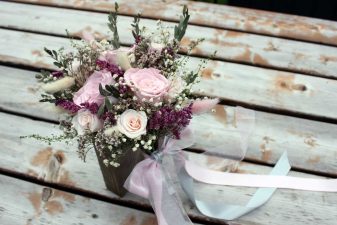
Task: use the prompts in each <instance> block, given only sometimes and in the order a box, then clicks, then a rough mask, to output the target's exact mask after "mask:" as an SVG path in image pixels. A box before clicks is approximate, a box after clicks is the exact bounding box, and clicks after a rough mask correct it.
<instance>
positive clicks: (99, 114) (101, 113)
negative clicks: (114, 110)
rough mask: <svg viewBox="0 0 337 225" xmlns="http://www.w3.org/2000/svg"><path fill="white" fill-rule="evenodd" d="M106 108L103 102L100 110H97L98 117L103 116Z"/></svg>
mask: <svg viewBox="0 0 337 225" xmlns="http://www.w3.org/2000/svg"><path fill="white" fill-rule="evenodd" d="M104 109H105V103H103V104H102V105H101V106H100V107H99V109H98V112H97V115H98V117H101V116H102V115H103V113H104Z"/></svg>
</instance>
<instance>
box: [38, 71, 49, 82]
mask: <svg viewBox="0 0 337 225" xmlns="http://www.w3.org/2000/svg"><path fill="white" fill-rule="evenodd" d="M35 78H36V79H37V80H38V81H39V82H44V83H47V82H49V81H52V80H53V77H51V76H50V72H49V71H47V70H41V71H40V73H38V74H36V75H35Z"/></svg>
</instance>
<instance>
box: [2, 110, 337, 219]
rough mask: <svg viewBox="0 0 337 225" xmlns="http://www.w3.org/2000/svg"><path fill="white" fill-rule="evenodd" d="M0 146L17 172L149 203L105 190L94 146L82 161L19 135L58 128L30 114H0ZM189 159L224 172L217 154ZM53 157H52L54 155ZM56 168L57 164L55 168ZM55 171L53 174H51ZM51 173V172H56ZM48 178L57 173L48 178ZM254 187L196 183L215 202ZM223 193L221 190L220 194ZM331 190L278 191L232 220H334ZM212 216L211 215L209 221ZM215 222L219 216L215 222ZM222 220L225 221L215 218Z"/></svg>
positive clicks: (6, 164)
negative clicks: (30, 117)
mask: <svg viewBox="0 0 337 225" xmlns="http://www.w3.org/2000/svg"><path fill="white" fill-rule="evenodd" d="M0 118H1V121H2V123H0V143H1V146H2V148H1V149H0V152H1V155H2V156H3V157H2V159H1V161H0V168H3V169H6V170H10V171H13V172H17V173H22V174H26V175H29V176H31V177H35V178H36V177H39V178H40V179H42V180H44V179H46V180H47V181H51V182H57V183H58V184H59V185H64V186H67V187H70V188H76V189H81V190H82V191H89V192H90V193H93V194H98V195H100V196H104V197H106V198H109V199H113V200H114V201H119V202H124V203H127V204H133V205H137V206H142V207H149V205H148V202H147V201H145V200H144V199H141V198H138V197H136V196H134V195H131V194H130V193H128V194H127V195H126V196H125V198H122V199H120V198H118V197H116V196H115V195H114V194H113V193H111V192H109V191H107V190H106V189H105V186H104V182H103V179H102V177H101V175H99V174H100V171H99V166H98V164H97V159H96V156H95V154H94V152H93V151H90V152H89V155H88V157H87V162H86V163H83V162H81V161H80V160H79V159H78V158H77V153H76V151H75V147H74V146H73V145H65V144H53V145H52V147H47V146H45V145H43V144H41V143H38V142H36V141H34V140H28V139H24V140H20V141H19V139H18V135H24V134H29V133H32V132H35V133H42V134H45V135H49V134H51V133H58V132H59V131H58V129H56V128H52V127H51V125H50V124H49V123H45V122H38V121H33V120H30V119H26V118H22V117H17V116H12V115H8V114H3V113H0ZM189 156H190V158H191V159H192V160H194V161H196V162H198V163H200V164H201V165H204V166H207V165H212V167H213V169H216V170H221V171H223V170H224V169H225V167H224V161H223V160H220V159H218V158H210V157H206V156H204V155H199V154H195V153H189ZM55 159H56V160H55ZM53 161H57V162H59V166H58V167H57V166H56V167H55V166H54V167H52V166H50V165H51V164H53V163H50V162H53ZM55 168H58V169H57V170H56V169H55ZM270 169H271V168H269V167H266V166H257V165H254V164H248V163H240V164H239V165H238V167H237V168H236V169H235V170H234V171H238V172H243V173H259V174H265V173H268V171H270ZM53 174H54V175H53ZM55 174H56V176H55ZM290 174H291V175H294V176H301V177H316V178H319V177H318V176H312V175H307V174H303V173H297V172H291V173H290ZM48 177H57V179H49V178H48ZM252 191H253V189H249V188H236V187H217V186H209V185H200V186H198V194H201V195H202V196H203V197H205V198H212V199H214V201H223V202H233V201H235V202H236V203H242V204H243V203H244V202H245V201H246V200H247V197H248V196H250V195H251V194H252ZM221 193H223V194H221ZM336 198H337V197H336V194H334V193H318V192H301V191H293V190H278V191H277V193H276V194H275V195H274V196H273V198H272V199H271V200H270V201H269V202H268V203H267V204H266V205H265V206H264V207H262V208H260V209H259V210H256V211H254V212H252V213H250V214H248V215H246V216H244V217H242V218H240V219H239V220H236V221H233V223H232V224H250V225H257V224H271V223H272V224H280V225H281V224H282V225H283V224H284V223H285V222H287V223H289V224H317V223H319V224H333V222H334V221H335V218H336V216H337V212H336V210H335V205H336V200H337V199H336ZM183 201H184V205H185V207H186V208H187V209H188V212H189V215H190V216H191V217H193V218H199V219H203V220H204V221H207V220H211V219H209V218H206V217H204V216H202V215H200V214H199V213H198V212H197V211H196V209H195V208H194V207H191V205H190V203H189V202H188V201H187V200H186V199H185V197H183ZM213 221H215V220H213ZM218 222H219V221H218ZM220 224H224V223H220Z"/></svg>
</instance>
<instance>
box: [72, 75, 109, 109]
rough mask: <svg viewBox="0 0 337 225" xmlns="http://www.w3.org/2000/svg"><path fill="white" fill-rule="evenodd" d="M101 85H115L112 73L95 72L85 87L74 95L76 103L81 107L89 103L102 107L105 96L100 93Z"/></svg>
mask: <svg viewBox="0 0 337 225" xmlns="http://www.w3.org/2000/svg"><path fill="white" fill-rule="evenodd" d="M99 84H102V86H103V87H104V86H105V85H107V84H114V80H113V78H112V76H111V73H110V72H108V71H95V72H94V73H93V74H91V75H90V77H89V78H88V80H87V81H86V82H85V84H84V85H83V87H81V88H80V90H78V91H77V92H76V93H75V94H74V98H73V101H74V103H75V104H76V105H81V104H82V103H85V102H88V103H90V104H92V103H96V104H97V105H101V104H102V103H103V101H104V96H102V95H101V94H100V93H99Z"/></svg>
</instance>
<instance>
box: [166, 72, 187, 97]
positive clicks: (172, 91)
mask: <svg viewBox="0 0 337 225" xmlns="http://www.w3.org/2000/svg"><path fill="white" fill-rule="evenodd" d="M185 87H186V82H185V81H184V80H183V79H182V78H181V77H179V76H177V77H174V78H173V79H172V80H171V84H170V87H169V90H168V98H169V99H171V100H172V99H174V98H176V97H177V95H179V94H180V93H181V92H182V91H183V90H184V89H185Z"/></svg>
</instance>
